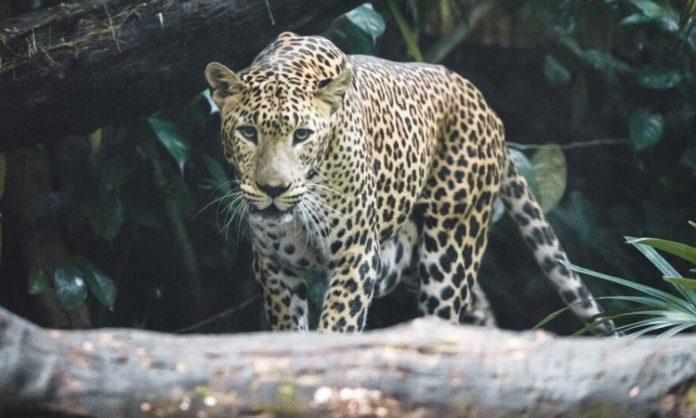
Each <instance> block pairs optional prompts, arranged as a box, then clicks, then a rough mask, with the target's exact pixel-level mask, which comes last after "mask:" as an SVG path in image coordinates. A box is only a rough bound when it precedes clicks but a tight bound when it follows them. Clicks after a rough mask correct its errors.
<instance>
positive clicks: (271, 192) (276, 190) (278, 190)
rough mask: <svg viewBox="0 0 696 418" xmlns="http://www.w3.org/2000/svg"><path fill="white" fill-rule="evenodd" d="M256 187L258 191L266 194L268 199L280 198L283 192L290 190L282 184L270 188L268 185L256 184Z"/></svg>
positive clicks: (288, 186) (287, 185)
mask: <svg viewBox="0 0 696 418" xmlns="http://www.w3.org/2000/svg"><path fill="white" fill-rule="evenodd" d="M256 186H257V187H258V188H259V190H261V191H262V192H264V193H266V194H267V195H268V197H270V198H274V197H277V196H280V195H281V194H282V193H283V192H285V191H286V190H288V189H289V188H290V185H289V184H283V185H280V186H270V185H268V184H258V183H256Z"/></svg>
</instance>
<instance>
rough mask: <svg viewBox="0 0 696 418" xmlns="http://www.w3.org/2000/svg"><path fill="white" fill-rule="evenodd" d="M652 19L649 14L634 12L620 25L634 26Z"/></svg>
mask: <svg viewBox="0 0 696 418" xmlns="http://www.w3.org/2000/svg"><path fill="white" fill-rule="evenodd" d="M651 21H652V19H651V18H650V17H648V16H645V15H643V14H640V13H635V14H632V15H630V16H628V17H626V18H625V19H624V20H622V21H621V23H620V25H622V26H632V25H640V24H643V23H647V22H651Z"/></svg>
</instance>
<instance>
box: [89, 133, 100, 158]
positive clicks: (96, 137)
mask: <svg viewBox="0 0 696 418" xmlns="http://www.w3.org/2000/svg"><path fill="white" fill-rule="evenodd" d="M102 136H103V135H102V130H101V128H99V129H96V130H94V131H92V132H91V133H90V134H89V135H87V140H88V141H89V148H90V150H92V154H94V153H96V152H98V151H99V150H100V149H101V145H102Z"/></svg>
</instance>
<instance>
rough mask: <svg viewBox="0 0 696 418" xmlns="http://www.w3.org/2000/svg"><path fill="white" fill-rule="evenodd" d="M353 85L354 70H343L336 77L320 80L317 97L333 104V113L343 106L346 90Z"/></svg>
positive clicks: (330, 104)
mask: <svg viewBox="0 0 696 418" xmlns="http://www.w3.org/2000/svg"><path fill="white" fill-rule="evenodd" d="M352 85H353V71H351V70H350V68H346V69H344V70H343V72H342V73H341V74H339V75H338V76H336V77H335V78H327V79H324V80H321V81H320V82H319V85H318V87H319V89H318V90H317V91H316V93H315V95H316V97H317V98H318V99H319V100H321V101H323V102H325V103H327V104H328V105H329V106H331V113H333V112H335V111H336V110H338V109H339V108H340V107H341V104H342V103H343V98H344V97H345V95H346V92H347V91H348V89H350V87H351V86H352Z"/></svg>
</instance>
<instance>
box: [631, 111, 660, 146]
mask: <svg viewBox="0 0 696 418" xmlns="http://www.w3.org/2000/svg"><path fill="white" fill-rule="evenodd" d="M628 129H629V134H630V137H631V142H632V144H633V148H635V149H636V150H638V151H640V150H644V149H647V148H650V147H652V146H654V145H655V144H657V143H658V142H660V139H661V138H662V132H663V131H664V118H663V117H662V115H661V114H659V113H657V112H655V111H653V110H652V109H650V108H647V107H643V108H640V109H637V110H635V111H634V112H633V113H632V114H631V117H630V119H629V121H628Z"/></svg>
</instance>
